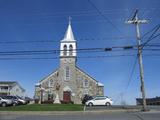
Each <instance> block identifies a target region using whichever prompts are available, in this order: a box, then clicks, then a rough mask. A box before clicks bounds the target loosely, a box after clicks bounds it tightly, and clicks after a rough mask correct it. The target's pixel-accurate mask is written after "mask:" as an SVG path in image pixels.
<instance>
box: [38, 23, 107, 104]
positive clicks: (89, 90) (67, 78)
mask: <svg viewBox="0 0 160 120" xmlns="http://www.w3.org/2000/svg"><path fill="white" fill-rule="evenodd" d="M76 49H77V44H76V40H75V38H74V35H73V32H72V28H71V23H70V21H69V25H68V28H67V31H66V33H65V36H64V38H63V39H62V40H61V43H60V65H59V68H58V69H56V70H55V71H54V72H52V73H51V74H50V75H48V76H47V77H45V78H44V79H42V80H40V81H39V82H38V84H36V86H35V98H36V99H39V100H41V101H45V100H54V103H61V102H64V103H70V102H71V101H72V102H73V103H75V104H81V98H82V97H83V96H84V95H86V94H88V95H91V96H103V95H104V90H103V89H104V86H103V84H102V83H100V82H98V81H97V80H95V79H94V78H93V77H91V76H90V75H88V74H87V73H86V72H84V71H83V70H82V69H80V68H79V67H78V66H77V65H76V61H77V51H76Z"/></svg>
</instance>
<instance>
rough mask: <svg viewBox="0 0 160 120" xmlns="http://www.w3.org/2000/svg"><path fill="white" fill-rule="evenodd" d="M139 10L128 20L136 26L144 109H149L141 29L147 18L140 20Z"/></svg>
mask: <svg viewBox="0 0 160 120" xmlns="http://www.w3.org/2000/svg"><path fill="white" fill-rule="evenodd" d="M137 14H138V10H136V11H135V13H134V16H133V18H132V19H131V20H128V21H126V23H128V24H134V25H135V26H136V34H137V46H138V61H139V69H140V81H141V87H140V88H141V92H142V99H143V108H142V110H143V111H147V109H146V98H145V87H144V70H143V60H142V45H141V36H140V30H139V24H144V23H147V20H139V19H138V15H137Z"/></svg>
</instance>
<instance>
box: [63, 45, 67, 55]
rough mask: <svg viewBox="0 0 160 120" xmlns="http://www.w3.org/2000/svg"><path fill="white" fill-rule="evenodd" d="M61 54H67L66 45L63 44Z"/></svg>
mask: <svg viewBox="0 0 160 120" xmlns="http://www.w3.org/2000/svg"><path fill="white" fill-rule="evenodd" d="M63 55H64V56H66V55H67V45H64V46H63Z"/></svg>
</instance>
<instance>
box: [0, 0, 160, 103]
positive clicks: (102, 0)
mask: <svg viewBox="0 0 160 120" xmlns="http://www.w3.org/2000/svg"><path fill="white" fill-rule="evenodd" d="M90 1H91V2H92V3H93V4H95V5H96V7H97V8H98V9H99V11H101V13H102V14H103V15H104V16H105V18H104V17H103V16H102V15H100V14H99V13H98V11H97V10H96V9H95V8H94V7H93V5H91V4H90V3H89V2H88V1H87V0H0V17H1V18H0V52H4V51H5V52H6V51H28V50H33V51H35V50H58V49H59V47H60V40H61V39H62V38H63V36H64V33H65V31H66V28H67V24H68V16H71V17H72V29H73V32H74V36H75V38H76V40H77V43H78V48H95V47H100V48H102V47H103V48H104V47H112V46H125V45H135V44H136V37H135V36H136V33H135V26H133V25H128V24H125V20H127V19H128V18H130V17H131V16H132V14H133V11H134V10H135V9H136V8H137V9H139V17H140V18H142V19H149V23H148V24H143V25H141V26H140V31H141V35H142V36H143V34H144V33H146V32H147V31H149V30H151V29H152V28H153V27H155V25H158V24H159V21H160V20H159V19H160V12H159V10H160V8H159V4H160V1H159V0H121V1H120V0H119V1H117V0H90ZM106 19H108V20H109V21H111V22H108V21H107V20H106ZM148 36H149V35H148ZM17 41H18V42H17ZM30 41H31V42H30ZM33 41H41V42H33ZM47 41H52V42H47ZM144 41H146V39H143V40H142V42H144ZM11 42H15V43H11ZM150 44H160V42H159V39H158V38H156V39H154V40H153V41H152V42H150ZM143 53H144V56H143V60H144V61H143V63H144V75H145V88H146V96H147V97H155V96H159V91H160V87H159V84H160V79H159V71H160V67H159V66H160V57H159V56H158V55H157V54H158V51H154V52H153V51H148V52H147V51H144V52H143ZM120 54H121V55H122V54H123V55H124V54H125V55H133V54H136V51H135V50H126V51H124V50H118V51H111V52H105V53H104V52H103V53H98V52H97V53H78V56H79V57H86V56H94V57H95V56H110V57H105V58H100V57H98V58H79V59H78V61H77V65H78V66H79V67H80V68H81V69H83V70H84V71H86V72H87V73H88V74H90V75H91V76H93V77H94V78H95V79H97V80H99V81H100V82H102V83H103V84H104V85H105V95H107V96H110V97H112V98H113V100H114V101H115V103H116V104H119V103H120V102H121V96H122V93H123V94H124V95H123V99H124V100H125V101H126V103H127V104H135V98H137V97H140V96H141V93H140V80H139V66H138V64H136V67H135V70H134V73H133V77H132V79H131V82H130V84H129V87H128V89H127V90H126V91H125V88H126V86H127V83H128V81H129V77H130V75H131V71H132V69H133V65H134V62H135V58H136V57H135V56H121V57H114V55H120ZM145 54H150V55H151V54H152V55H153V54H156V55H155V56H149V55H145ZM58 56H59V54H49V55H44V54H42V55H21V56H20V55H19V56H18V55H14V56H11V55H8V56H4V55H0V80H9V81H12V80H13V81H18V82H19V83H20V84H21V85H22V86H23V87H24V88H25V89H26V91H27V95H29V96H33V94H34V85H35V84H36V83H37V82H38V81H39V80H41V79H42V78H44V77H45V76H47V75H48V74H49V73H51V72H52V71H54V70H55V69H56V68H57V67H58V66H59V59H36V60H33V59H24V60H19V59H16V60H2V58H35V57H41V58H48V57H58ZM124 91H125V92H124Z"/></svg>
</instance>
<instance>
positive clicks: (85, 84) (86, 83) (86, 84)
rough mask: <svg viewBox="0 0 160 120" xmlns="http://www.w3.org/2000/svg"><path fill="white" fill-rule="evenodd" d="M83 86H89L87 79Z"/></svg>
mask: <svg viewBox="0 0 160 120" xmlns="http://www.w3.org/2000/svg"><path fill="white" fill-rule="evenodd" d="M83 86H84V87H88V86H89V81H88V80H87V79H85V80H84V83H83Z"/></svg>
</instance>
